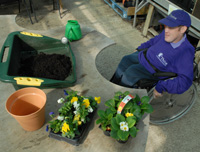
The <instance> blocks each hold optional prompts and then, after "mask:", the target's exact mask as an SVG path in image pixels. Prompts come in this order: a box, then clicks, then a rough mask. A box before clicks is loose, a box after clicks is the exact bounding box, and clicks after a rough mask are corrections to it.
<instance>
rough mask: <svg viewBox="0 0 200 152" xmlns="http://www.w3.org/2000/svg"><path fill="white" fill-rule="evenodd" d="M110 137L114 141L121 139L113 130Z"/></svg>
mask: <svg viewBox="0 0 200 152" xmlns="http://www.w3.org/2000/svg"><path fill="white" fill-rule="evenodd" d="M110 136H111V137H112V138H114V139H117V140H119V137H118V136H117V130H115V129H112V130H111V132H110Z"/></svg>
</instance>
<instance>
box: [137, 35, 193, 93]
mask: <svg viewBox="0 0 200 152" xmlns="http://www.w3.org/2000/svg"><path fill="white" fill-rule="evenodd" d="M164 36H165V32H164V31H163V32H162V33H161V34H159V35H158V36H155V37H154V38H152V39H150V40H149V41H147V42H145V43H143V44H141V45H140V46H139V47H138V48H137V49H138V50H139V49H144V48H148V51H147V54H146V57H147V59H148V60H149V61H150V63H151V64H153V65H154V66H155V67H156V68H157V69H159V70H160V71H163V72H173V73H177V75H178V76H177V77H175V78H173V79H167V80H159V82H158V83H157V85H156V87H155V89H156V90H157V91H158V92H159V93H162V92H163V91H166V92H168V93H175V94H181V93H183V92H185V91H186V90H188V89H189V87H190V86H191V85H192V81H193V60H194V54H195V49H194V47H193V46H192V45H191V44H190V42H189V41H188V40H187V38H186V37H185V39H183V40H182V41H183V42H182V43H181V44H180V45H179V46H178V47H176V48H173V47H172V43H168V42H166V41H165V39H164ZM178 43H179V42H178ZM138 58H139V61H140V63H141V64H142V65H143V66H144V67H145V68H146V69H147V70H148V71H149V72H150V73H152V74H153V73H155V71H154V70H153V68H152V67H151V66H150V65H149V63H148V62H147V61H146V59H145V57H144V55H143V53H142V51H141V52H140V53H139V55H138Z"/></svg>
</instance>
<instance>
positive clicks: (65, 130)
mask: <svg viewBox="0 0 200 152" xmlns="http://www.w3.org/2000/svg"><path fill="white" fill-rule="evenodd" d="M68 131H70V129H69V125H68V124H67V123H66V122H65V123H64V124H63V126H62V133H64V134H65V133H66V132H68Z"/></svg>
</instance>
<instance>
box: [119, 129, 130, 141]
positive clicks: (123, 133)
mask: <svg viewBox="0 0 200 152" xmlns="http://www.w3.org/2000/svg"><path fill="white" fill-rule="evenodd" d="M117 135H118V137H119V139H120V140H123V141H126V140H127V139H128V136H129V132H128V131H123V130H118V131H117Z"/></svg>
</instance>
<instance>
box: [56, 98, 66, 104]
mask: <svg viewBox="0 0 200 152" xmlns="http://www.w3.org/2000/svg"><path fill="white" fill-rule="evenodd" d="M64 101H65V99H64V98H60V99H58V100H57V102H58V103H63V102H64Z"/></svg>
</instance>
